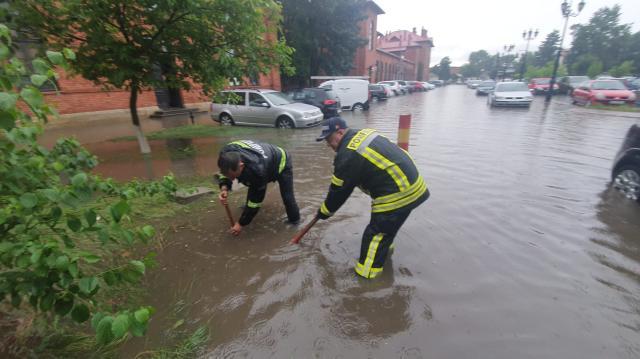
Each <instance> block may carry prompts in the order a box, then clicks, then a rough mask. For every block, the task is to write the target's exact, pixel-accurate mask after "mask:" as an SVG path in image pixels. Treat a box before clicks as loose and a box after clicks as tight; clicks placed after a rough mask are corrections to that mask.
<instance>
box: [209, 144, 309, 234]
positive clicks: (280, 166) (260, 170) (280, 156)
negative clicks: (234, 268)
mask: <svg viewBox="0 0 640 359" xmlns="http://www.w3.org/2000/svg"><path fill="white" fill-rule="evenodd" d="M218 168H220V172H221V175H220V179H219V185H220V195H219V199H220V202H221V203H222V204H224V205H226V204H227V196H228V191H230V190H231V189H232V183H233V180H234V179H238V182H240V183H242V184H243V185H245V186H247V187H248V188H249V191H248V194H247V200H246V203H245V206H244V210H243V211H242V215H241V216H240V219H239V220H238V222H236V223H235V225H234V226H233V227H231V229H230V230H229V232H230V233H231V234H233V235H236V236H237V235H238V234H240V232H241V231H242V227H243V226H246V225H248V224H249V223H251V220H253V217H255V215H256V214H257V213H258V210H260V207H261V206H262V201H263V200H264V196H265V194H266V192H267V184H268V183H269V182H275V181H278V184H279V185H280V195H281V196H282V202H284V206H285V209H286V211H287V217H288V219H289V222H291V223H298V222H299V221H300V211H299V209H298V205H297V204H296V198H295V196H294V194H293V170H292V165H291V156H290V155H289V154H288V153H287V151H285V150H283V149H282V148H280V147H278V146H274V145H271V144H268V143H259V142H254V141H248V140H243V141H233V142H230V143H228V144H226V145H225V146H224V147H223V148H222V150H220V156H219V157H218Z"/></svg>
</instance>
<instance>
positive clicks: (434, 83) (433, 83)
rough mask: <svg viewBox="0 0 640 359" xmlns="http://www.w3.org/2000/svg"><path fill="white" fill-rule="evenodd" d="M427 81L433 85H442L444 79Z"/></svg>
mask: <svg viewBox="0 0 640 359" xmlns="http://www.w3.org/2000/svg"><path fill="white" fill-rule="evenodd" d="M429 83H430V84H432V85H435V86H436V87H441V86H444V81H442V80H431V81H429Z"/></svg>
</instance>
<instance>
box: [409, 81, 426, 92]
mask: <svg viewBox="0 0 640 359" xmlns="http://www.w3.org/2000/svg"><path fill="white" fill-rule="evenodd" d="M407 86H409V88H411V89H412V90H413V92H424V91H427V90H426V89H425V88H424V86H422V83H421V82H418V81H407Z"/></svg>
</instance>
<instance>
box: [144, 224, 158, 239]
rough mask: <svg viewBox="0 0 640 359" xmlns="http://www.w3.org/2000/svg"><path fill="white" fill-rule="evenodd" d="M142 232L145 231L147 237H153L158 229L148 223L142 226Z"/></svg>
mask: <svg viewBox="0 0 640 359" xmlns="http://www.w3.org/2000/svg"><path fill="white" fill-rule="evenodd" d="M142 233H144V235H145V236H146V237H147V238H152V237H153V236H155V235H156V230H155V229H154V228H153V227H152V226H150V225H146V226H144V227H142Z"/></svg>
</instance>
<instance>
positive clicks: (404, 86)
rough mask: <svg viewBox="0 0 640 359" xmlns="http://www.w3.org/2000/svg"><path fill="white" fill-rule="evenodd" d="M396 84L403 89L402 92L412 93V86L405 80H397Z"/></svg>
mask: <svg viewBox="0 0 640 359" xmlns="http://www.w3.org/2000/svg"><path fill="white" fill-rule="evenodd" d="M398 84H399V85H400V87H401V88H402V89H403V90H404V93H412V92H413V88H411V86H409V85H408V84H407V82H406V81H404V80H398Z"/></svg>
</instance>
